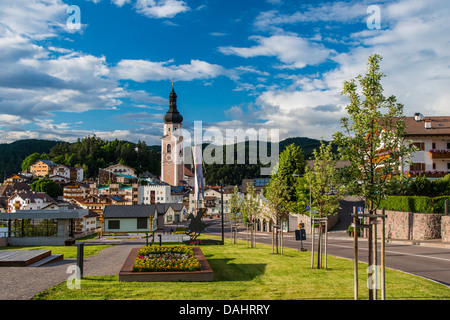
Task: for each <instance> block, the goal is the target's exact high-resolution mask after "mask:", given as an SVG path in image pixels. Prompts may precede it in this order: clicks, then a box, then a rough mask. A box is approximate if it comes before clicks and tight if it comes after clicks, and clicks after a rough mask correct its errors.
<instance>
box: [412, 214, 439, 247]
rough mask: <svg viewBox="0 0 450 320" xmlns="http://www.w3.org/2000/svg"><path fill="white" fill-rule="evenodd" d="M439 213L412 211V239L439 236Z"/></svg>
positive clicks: (427, 238)
mask: <svg viewBox="0 0 450 320" xmlns="http://www.w3.org/2000/svg"><path fill="white" fill-rule="evenodd" d="M441 217H442V215H441V214H425V213H414V214H413V215H412V218H413V221H412V240H429V239H440V238H441Z"/></svg>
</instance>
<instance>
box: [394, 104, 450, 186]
mask: <svg viewBox="0 0 450 320" xmlns="http://www.w3.org/2000/svg"><path fill="white" fill-rule="evenodd" d="M404 120H405V123H406V134H405V138H406V141H407V142H406V143H407V144H408V145H415V146H416V147H417V149H418V151H416V152H413V153H412V155H411V158H410V159H409V160H410V161H409V163H406V165H405V167H404V170H403V171H406V172H408V173H409V175H410V176H416V175H418V174H424V175H426V176H428V177H443V176H444V175H445V174H449V173H450V117H449V116H441V117H424V116H423V115H422V114H420V113H416V114H415V116H414V117H406V118H405V119H404Z"/></svg>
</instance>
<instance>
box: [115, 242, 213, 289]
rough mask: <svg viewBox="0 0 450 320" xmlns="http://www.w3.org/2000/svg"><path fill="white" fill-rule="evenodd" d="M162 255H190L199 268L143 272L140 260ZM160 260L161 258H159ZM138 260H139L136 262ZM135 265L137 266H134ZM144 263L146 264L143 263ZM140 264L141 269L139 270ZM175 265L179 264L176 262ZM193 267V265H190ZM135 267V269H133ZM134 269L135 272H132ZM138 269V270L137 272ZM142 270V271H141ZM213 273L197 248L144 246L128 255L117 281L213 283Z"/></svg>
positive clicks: (132, 250) (169, 268)
mask: <svg viewBox="0 0 450 320" xmlns="http://www.w3.org/2000/svg"><path fill="white" fill-rule="evenodd" d="M155 252H160V253H159V254H162V255H167V257H168V255H169V254H170V255H178V254H179V255H183V254H188V255H191V253H192V252H193V256H192V257H195V259H196V260H197V261H198V263H199V265H200V268H199V269H197V270H185V271H179V270H178V269H177V270H175V269H171V267H168V268H167V269H162V270H160V271H147V270H144V267H145V265H144V264H143V261H141V259H145V258H146V256H149V258H150V255H156V254H157V253H155ZM160 258H162V256H160ZM138 259H140V260H138ZM136 263H137V264H136ZM145 263H147V262H146V261H145ZM149 263H150V262H149ZM141 264H142V268H141ZM177 264H181V263H180V262H178V263H177ZM192 265H193V264H192ZM135 266H137V267H136V269H135ZM133 269H135V270H133ZM138 269H139V270H138ZM141 270H142V271H141ZM213 280H214V271H213V270H212V269H211V267H210V265H209V263H208V261H207V260H206V258H205V256H204V254H203V252H202V250H201V249H200V248H199V247H187V246H172V248H170V247H169V246H163V247H159V246H153V247H152V246H145V247H143V248H141V249H139V248H133V249H131V251H130V254H129V255H128V258H127V259H126V261H125V263H124V264H123V266H122V269H121V270H120V272H119V281H125V282H130V281H131V282H172V281H213Z"/></svg>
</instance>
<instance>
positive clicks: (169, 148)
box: [167, 144, 172, 153]
mask: <svg viewBox="0 0 450 320" xmlns="http://www.w3.org/2000/svg"><path fill="white" fill-rule="evenodd" d="M171 152H172V145H171V144H168V145H167V153H171Z"/></svg>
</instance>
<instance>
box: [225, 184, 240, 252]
mask: <svg viewBox="0 0 450 320" xmlns="http://www.w3.org/2000/svg"><path fill="white" fill-rule="evenodd" d="M233 191H234V192H233V195H232V196H231V198H230V200H229V201H228V204H227V206H228V209H229V212H228V213H227V219H228V220H230V221H231V222H232V224H233V225H236V224H237V223H238V222H239V220H240V219H241V217H240V215H239V213H240V210H241V197H240V196H239V189H238V187H237V186H234V190H233ZM233 238H234V243H236V233H235V234H234V237H233Z"/></svg>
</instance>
